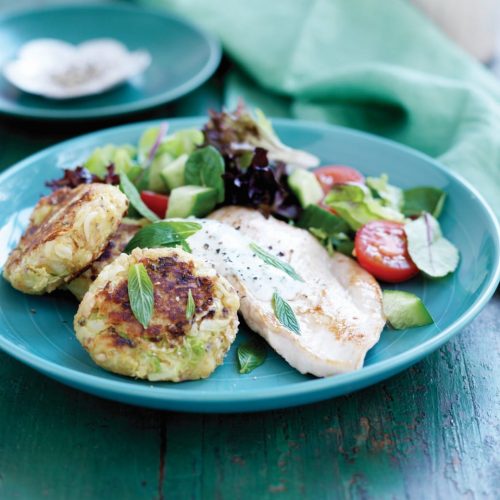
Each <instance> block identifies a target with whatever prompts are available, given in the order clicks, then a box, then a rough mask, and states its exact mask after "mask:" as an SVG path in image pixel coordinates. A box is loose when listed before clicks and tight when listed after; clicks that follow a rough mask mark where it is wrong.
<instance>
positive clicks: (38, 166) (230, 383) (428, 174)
mask: <svg viewBox="0 0 500 500" xmlns="http://www.w3.org/2000/svg"><path fill="white" fill-rule="evenodd" d="M202 122H203V120H202V119H175V120H171V121H170V126H171V129H170V130H172V131H175V130H178V129H180V128H185V127H191V126H199V125H201V123H202ZM155 123H157V122H153V123H137V124H133V125H127V126H122V127H117V128H111V129H108V130H104V131H102V132H96V133H93V134H89V135H84V136H82V137H79V138H76V139H73V140H70V141H67V142H64V143H62V144H60V145H57V146H54V147H52V148H49V149H46V150H44V151H42V152H41V153H38V154H36V155H34V156H31V157H29V158H27V159H26V160H24V161H22V162H21V163H19V164H17V165H16V166H15V167H13V168H11V169H9V170H7V171H6V172H4V173H3V174H2V175H0V228H1V229H0V266H3V263H4V262H5V259H6V258H7V255H8V253H9V250H10V249H11V248H12V247H14V246H15V245H16V243H17V241H18V239H19V237H20V235H21V233H22V231H23V229H24V228H25V227H26V224H27V221H28V217H29V214H30V211H31V208H32V207H33V205H34V204H35V203H36V202H37V200H38V199H39V196H40V195H41V194H43V193H47V192H48V189H47V188H45V187H44V182H45V181H47V180H49V179H54V178H57V177H59V176H60V175H61V168H64V167H67V168H69V167H74V166H76V165H78V164H80V163H81V161H82V160H83V159H84V158H85V157H86V156H87V155H88V154H89V152H90V151H91V150H92V149H93V148H95V147H97V146H100V145H103V144H108V143H125V142H132V143H135V142H136V141H137V140H138V138H139V136H140V134H141V132H142V131H143V130H144V129H145V128H146V127H147V126H150V125H153V124H155ZM275 125H276V129H277V132H278V133H279V135H280V137H281V138H282V139H283V141H284V142H285V143H286V144H290V145H292V146H295V147H299V148H303V149H305V150H307V151H310V152H312V153H314V154H316V155H318V156H319V157H320V158H321V161H322V163H323V164H328V163H341V164H346V165H351V166H353V167H356V168H358V169H359V170H361V171H362V172H363V173H364V174H366V175H379V174H381V173H382V172H386V173H387V174H389V176H390V179H391V181H392V182H393V183H394V184H396V185H398V186H401V187H403V188H409V187H412V186H418V185H423V184H424V185H431V186H436V187H439V188H442V189H444V190H445V191H446V192H447V193H448V200H447V202H446V205H445V208H444V211H443V214H442V216H441V219H440V220H441V223H442V227H443V231H444V234H445V235H446V236H447V237H448V238H449V239H450V240H451V241H453V242H454V243H455V244H456V245H457V246H458V248H459V250H460V255H461V261H460V265H459V268H458V269H457V271H456V272H455V273H454V274H453V275H451V276H449V277H447V278H445V279H441V280H430V279H423V278H417V279H414V280H412V281H410V282H408V283H405V284H403V285H399V287H398V288H400V289H404V290H409V291H412V292H414V293H416V294H418V295H419V296H421V297H422V299H423V300H424V302H425V304H426V305H427V307H428V308H429V310H430V312H431V314H432V316H433V317H434V319H435V324H433V325H431V326H427V327H421V328H415V329H410V330H404V331H391V330H388V329H386V330H384V332H383V333H382V336H381V339H380V342H379V343H378V344H377V345H376V346H375V347H374V348H373V349H371V351H370V352H369V353H368V355H367V357H366V362H365V366H364V368H362V369H361V370H359V371H357V372H354V373H348V374H344V375H339V376H336V377H331V378H324V379H317V378H314V377H311V376H304V375H301V374H300V373H298V372H297V371H296V370H294V369H293V368H291V367H290V366H289V365H288V364H287V363H286V362H285V361H284V360H283V359H281V358H280V357H279V356H278V355H277V354H275V353H274V352H272V351H270V353H269V356H268V359H267V361H266V362H265V363H264V364H263V365H262V366H260V367H258V368H257V369H256V370H254V371H253V372H252V373H250V374H248V375H240V374H239V373H238V371H237V367H236V359H235V355H236V347H237V345H238V344H239V343H240V342H241V341H242V340H244V339H245V338H246V337H248V336H249V335H253V333H251V332H249V331H247V330H246V329H242V330H241V331H240V332H239V334H238V336H237V340H236V342H235V344H234V345H233V347H232V349H231V351H230V352H229V354H228V355H227V357H226V359H225V361H224V364H223V365H222V366H220V367H219V368H217V370H216V371H215V372H214V374H213V375H212V376H211V377H210V378H208V379H206V380H201V381H196V382H183V383H179V384H173V383H165V382H162V383H151V382H142V381H138V380H132V379H127V378H124V377H121V376H118V375H113V374H112V373H108V372H105V371H104V370H102V369H101V368H99V367H98V366H96V365H95V364H94V363H93V362H92V361H91V360H90V358H89V356H88V355H87V353H86V352H85V351H84V350H83V348H82V347H81V346H80V344H79V343H78V342H77V340H76V338H75V336H74V334H73V328H72V322H73V316H74V314H75V312H76V308H77V303H76V301H75V300H74V299H73V298H72V297H71V296H70V295H69V294H65V293H63V292H57V293H54V294H53V295H44V296H41V297H36V296H29V295H23V294H22V293H20V292H17V291H16V290H14V289H13V288H12V287H11V286H10V285H9V283H7V282H6V281H5V280H3V279H0V347H1V348H2V349H3V350H4V351H5V352H7V353H9V354H11V355H12V356H14V357H16V358H17V359H19V360H20V361H22V362H24V363H26V364H28V365H30V366H32V367H33V368H35V369H37V370H39V371H41V372H42V373H45V374H46V375H48V376H50V377H53V378H55V379H57V380H59V381H61V382H63V383H65V384H68V385H70V386H73V387H76V388H78V389H81V390H84V391H87V392H90V393H92V394H96V395H98V396H102V397H105V398H109V399H114V400H118V401H123V402H126V403H131V404H135V405H140V406H148V407H152V408H162V409H172V410H182V411H196V412H240V411H257V410H267V409H272V408H283V407H288V406H294V405H300V404H304V403H311V402H313V401H319V400H322V399H327V398H331V397H334V396H338V395H341V394H345V393H348V392H352V391H355V390H357V389H360V388H362V387H366V386H368V385H370V384H374V383H376V382H379V381H380V380H383V379H385V378H387V377H390V376H391V375H394V374H395V373H398V372H400V371H401V370H403V369H405V368H407V367H408V366H410V365H411V364H413V363H415V362H417V361H418V360H420V359H421V358H423V357H424V356H426V355H427V354H429V353H430V352H432V351H434V350H435V349H437V348H438V347H439V346H441V345H442V344H443V343H444V342H446V341H447V340H448V339H450V338H451V337H452V336H453V335H454V334H456V333H457V332H458V331H460V329H462V328H463V327H464V326H465V325H466V324H467V323H469V322H470V321H471V320H472V319H473V318H474V316H476V314H478V312H479V311H480V310H481V308H482V307H483V306H484V305H485V304H486V302H487V301H488V299H489V298H490V297H491V295H492V294H493V292H494V290H495V288H496V286H497V284H498V281H499V276H500V263H499V262H500V259H499V253H500V243H499V227H498V223H497V221H496V219H495V216H494V215H493V213H492V211H491V210H490V209H489V208H488V206H487V205H486V204H485V202H484V201H483V200H482V198H481V196H480V195H479V194H478V193H477V192H476V190H475V189H473V188H472V187H471V186H469V185H468V184H467V183H466V182H464V181H463V180H461V179H460V178H458V177H457V176H455V175H453V174H451V173H450V172H448V171H447V170H445V169H444V168H443V167H441V166H440V165H439V164H438V163H437V162H435V161H434V160H432V159H431V158H429V157H427V156H425V155H423V154H420V153H417V152H416V151H413V150H411V149H409V148H406V147H403V146H399V145H397V144H395V143H392V142H389V141H386V140H383V139H379V138H376V137H373V136H370V135H367V134H363V133H359V132H355V131H352V130H347V129H343V128H337V127H331V126H328V125H322V124H314V123H305V122H293V121H287V120H276V121H275Z"/></svg>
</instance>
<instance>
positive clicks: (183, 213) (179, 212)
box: [167, 186, 217, 218]
mask: <svg viewBox="0 0 500 500" xmlns="http://www.w3.org/2000/svg"><path fill="white" fill-rule="evenodd" d="M216 202H217V192H216V191H215V189H213V188H209V187H203V186H182V187H178V188H175V189H173V190H172V192H171V193H170V198H169V200H168V209H167V218H168V217H189V216H190V215H194V216H195V217H203V216H204V215H207V214H208V213H210V212H211V211H212V210H213V209H214V207H215V204H216Z"/></svg>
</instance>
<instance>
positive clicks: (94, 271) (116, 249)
mask: <svg viewBox="0 0 500 500" xmlns="http://www.w3.org/2000/svg"><path fill="white" fill-rule="evenodd" d="M147 224H149V221H148V220H147V219H128V218H124V219H123V220H122V222H121V224H120V225H119V226H118V229H117V230H116V232H115V233H114V234H113V236H112V237H111V239H110V240H109V243H108V244H107V246H106V248H105V249H104V252H102V254H101V256H100V257H99V258H98V259H97V260H95V261H94V262H92V264H91V265H90V267H89V268H88V269H87V270H85V271H84V272H83V273H82V274H80V275H79V276H77V277H76V278H75V279H74V280H72V281H70V282H69V283H68V284H67V286H66V288H67V289H68V290H69V291H70V292H71V293H72V294H73V295H74V296H75V297H76V298H77V299H78V300H82V298H83V296H84V295H85V293H86V292H87V290H88V289H89V287H90V285H91V284H92V282H93V281H94V280H95V279H96V278H97V276H98V275H99V273H100V272H101V271H102V270H103V269H104V267H105V266H107V265H108V264H109V263H110V262H112V261H113V260H114V259H115V258H116V257H118V255H120V254H121V253H122V252H123V250H124V249H125V247H126V246H127V243H128V242H129V241H130V240H131V239H132V238H133V237H134V235H135V233H137V231H139V229H142V228H143V227H144V226H146V225H147Z"/></svg>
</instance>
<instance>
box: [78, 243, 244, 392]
mask: <svg viewBox="0 0 500 500" xmlns="http://www.w3.org/2000/svg"><path fill="white" fill-rule="evenodd" d="M137 263H142V264H143V265H144V266H145V268H146V270H147V272H148V275H149V277H150V279H151V281H152V283H153V289H154V309H153V315H152V318H151V321H150V323H149V325H148V327H147V328H144V327H143V326H142V325H141V324H140V323H139V322H138V321H137V319H136V318H135V316H134V315H133V313H132V309H131V307H130V302H129V297H128V270H129V267H130V266H131V265H133V264H137ZM189 291H191V295H192V298H193V300H194V305H195V308H194V312H193V315H192V316H189V315H188V314H187V313H186V309H187V303H188V297H189ZM238 307H239V300H238V295H237V293H236V292H235V291H234V289H233V288H232V286H231V285H230V284H229V283H228V281H227V280H226V279H224V278H223V277H221V276H219V275H218V274H217V273H216V272H215V270H214V269H213V268H212V267H211V266H209V265H208V264H207V263H205V262H203V261H201V260H199V259H196V258H194V257H193V256H192V255H191V254H189V253H186V252H184V251H183V250H180V249H174V248H155V249H139V248H136V249H135V250H133V251H132V254H131V255H126V254H121V255H120V256H119V257H117V258H116V259H115V260H114V261H113V262H111V264H109V265H107V266H105V267H104V269H103V270H102V271H101V273H100V274H99V276H98V277H97V279H96V280H95V281H94V282H93V283H92V285H91V286H90V288H89V291H88V292H87V293H86V294H85V296H84V297H83V300H82V302H81V304H80V307H79V309H78V312H77V314H76V316H75V321H74V327H75V332H76V336H77V338H78V340H79V341H80V342H81V344H82V345H83V347H84V348H85V349H86V350H87V351H88V352H89V354H90V356H91V357H92V359H93V360H94V361H95V362H96V363H97V364H98V365H100V366H102V367H103V368H105V369H106V370H109V371H112V372H115V373H119V374H122V375H128V376H130V377H137V378H143V379H149V380H169V381H173V382H179V381H182V380H195V379H200V378H205V377H208V376H209V375H210V374H211V373H212V372H213V371H214V370H215V368H216V367H217V366H218V365H220V364H221V363H222V361H223V359H224V356H225V355H226V353H227V351H228V350H229V348H230V346H231V344H232V342H233V340H234V338H235V336H236V332H237V330H238Z"/></svg>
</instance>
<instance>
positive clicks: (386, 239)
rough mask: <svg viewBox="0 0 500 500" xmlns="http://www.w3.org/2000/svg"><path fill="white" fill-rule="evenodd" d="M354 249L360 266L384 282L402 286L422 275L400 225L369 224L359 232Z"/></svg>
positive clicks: (379, 222) (393, 223)
mask: <svg viewBox="0 0 500 500" xmlns="http://www.w3.org/2000/svg"><path fill="white" fill-rule="evenodd" d="M354 249H355V251H356V257H357V259H358V262H359V264H360V266H361V267H363V268H364V269H366V270H367V271H368V272H369V273H370V274H372V275H373V276H375V278H377V279H379V280H381V281H387V282H389V283H399V282H401V281H406V280H408V279H410V278H412V277H413V276H415V275H416V274H417V273H418V268H417V266H416V265H415V264H414V263H413V261H412V260H411V258H410V255H409V254H408V245H407V242H406V235H405V232H404V230H403V224H402V223H400V222H392V221H385V220H376V221H372V222H368V224H365V225H364V226H363V227H362V228H361V229H359V230H358V231H357V233H356V237H355V239H354Z"/></svg>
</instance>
